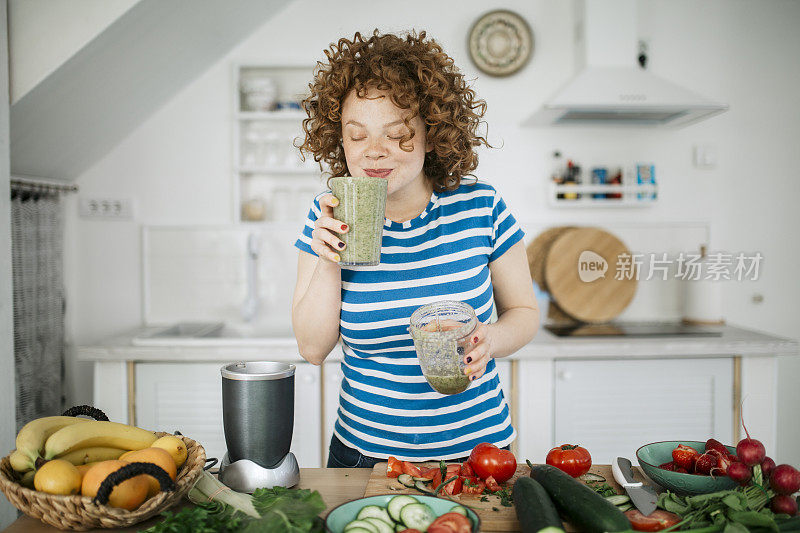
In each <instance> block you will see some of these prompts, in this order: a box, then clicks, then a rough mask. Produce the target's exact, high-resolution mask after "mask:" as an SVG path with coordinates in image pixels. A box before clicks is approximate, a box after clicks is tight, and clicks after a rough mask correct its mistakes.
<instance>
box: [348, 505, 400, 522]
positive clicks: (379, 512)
mask: <svg viewBox="0 0 800 533" xmlns="http://www.w3.org/2000/svg"><path fill="white" fill-rule="evenodd" d="M369 517H372V518H377V519H379V520H383V521H384V522H386V523H387V524H389V525H390V526H394V520H392V517H391V516H389V513H388V512H387V511H386V509H384V508H383V507H378V506H377V505H367V506H366V507H364V508H362V509H361V510H360V511H359V512H358V516H356V519H357V520H364V519H365V518H369Z"/></svg>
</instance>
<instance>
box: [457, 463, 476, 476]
mask: <svg viewBox="0 0 800 533" xmlns="http://www.w3.org/2000/svg"><path fill="white" fill-rule="evenodd" d="M458 475H460V476H464V477H472V476H474V475H475V472H474V471H473V470H472V467H471V466H470V465H469V461H466V462H464V463H463V464H462V465H461V470H460V471H459V473H458Z"/></svg>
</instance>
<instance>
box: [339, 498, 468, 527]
mask: <svg viewBox="0 0 800 533" xmlns="http://www.w3.org/2000/svg"><path fill="white" fill-rule="evenodd" d="M448 513H456V514H458V515H461V517H464V516H465V517H466V519H464V518H461V517H458V516H453V515H448V516H450V517H452V518H453V519H455V521H456V522H458V521H459V519H460V520H461V521H463V525H467V524H469V525H468V526H467V527H469V530H470V531H472V532H473V533H477V532H478V531H480V522H481V521H480V518H478V515H477V514H475V511H473V510H472V509H469V508H467V507H464V506H461V505H459V504H457V503H455V502H453V501H451V500H447V499H444V498H435V497H433V496H425V495H419V496H417V495H413V496H411V495H405V494H402V495H392V494H384V495H381V496H370V497H368V498H360V499H358V500H353V501H350V502H347V503H343V504H342V505H339V506H338V507H335V508H333V510H331V512H330V513H328V516H327V518H325V530H326V531H328V532H330V533H345V532H346V533H395V532H399V531H404V530H406V529H416V530H418V531H420V532H422V533H424V532H425V531H426V530H427V529H428V527H429V526H430V525H431V524H433V523H434V522H435V521H436V520H437V519H438V518H440V517H442V516H443V515H446V514H448ZM446 520H447V519H445V521H446ZM470 526H471V527H470ZM433 529H435V528H431V531H433ZM464 529H466V527H465V528H464Z"/></svg>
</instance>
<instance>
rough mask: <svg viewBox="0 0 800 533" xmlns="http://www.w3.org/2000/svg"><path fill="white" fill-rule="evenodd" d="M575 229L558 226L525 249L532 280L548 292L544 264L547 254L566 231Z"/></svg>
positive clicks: (542, 234)
mask: <svg viewBox="0 0 800 533" xmlns="http://www.w3.org/2000/svg"><path fill="white" fill-rule="evenodd" d="M571 229H574V227H573V226H558V227H555V228H548V229H546V230H544V231H543V232H541V233H540V234H539V235H537V236H536V238H535V239H533V241H531V243H530V244H529V245H528V247H527V248H526V249H525V250H526V253H527V255H528V268H529V269H530V271H531V279H533V281H535V282H536V284H537V285H538V286H539V288H540V289H542V290H543V291H546V290H547V286H546V283H545V279H544V262H545V259H547V252H548V251H549V250H550V246H551V245H552V244H553V243H554V242H555V240H556V239H557V238H558V237H560V236H561V235H562V234H563V233H564V232H565V231H569V230H571Z"/></svg>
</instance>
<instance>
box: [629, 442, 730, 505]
mask: <svg viewBox="0 0 800 533" xmlns="http://www.w3.org/2000/svg"><path fill="white" fill-rule="evenodd" d="M679 444H683V445H685V446H690V447H692V448H694V449H695V450H697V451H698V453H703V452H704V451H705V446H706V443H705V442H700V441H692V440H666V441H661V442H651V443H650V444H645V445H644V446H642V447H640V448H639V449H638V450H636V458H637V459H638V460H639V466H641V467H642V470H643V471H644V473H645V474H647V476H648V477H649V478H650V479H652V480H653V481H655V482H656V483H658V484H659V485H661V486H662V487H664V488H665V489H667V490H670V491H672V492H677V493H679V494H708V493H710V492H716V491H719V490H730V489H733V488H734V487H736V485H737V483H736V482H735V481H734V480H732V479H731V478H729V477H728V476H714V477H711V476H703V475H700V474H683V473H681V472H672V471H670V470H664V469H663V468H659V467H658V465H661V464H664V463H668V462H670V461H672V450H674V449H675V448H677V447H678V445H679ZM725 448H727V449H728V451H729V452H730V453H733V454H735V453H736V449H735V448H733V447H732V446H725Z"/></svg>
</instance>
